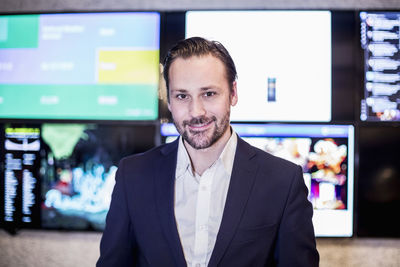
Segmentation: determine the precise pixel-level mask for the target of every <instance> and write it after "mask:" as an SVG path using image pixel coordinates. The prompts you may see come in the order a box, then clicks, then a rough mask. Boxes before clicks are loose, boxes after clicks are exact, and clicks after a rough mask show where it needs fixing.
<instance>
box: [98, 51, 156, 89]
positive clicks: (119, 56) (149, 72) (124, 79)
mask: <svg viewBox="0 0 400 267" xmlns="http://www.w3.org/2000/svg"><path fill="white" fill-rule="evenodd" d="M158 53H159V52H158V50H148V51H132V50H100V51H99V52H98V66H97V70H98V83H117V84H121V83H123V84H157V83H158V62H159V58H158Z"/></svg>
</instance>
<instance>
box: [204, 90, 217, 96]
mask: <svg viewBox="0 0 400 267" xmlns="http://www.w3.org/2000/svg"><path fill="white" fill-rule="evenodd" d="M215 94H216V93H215V92H213V91H208V92H205V94H204V96H206V97H211V96H213V95H215Z"/></svg>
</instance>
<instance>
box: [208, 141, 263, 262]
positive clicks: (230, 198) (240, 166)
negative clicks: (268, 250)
mask: <svg viewBox="0 0 400 267" xmlns="http://www.w3.org/2000/svg"><path fill="white" fill-rule="evenodd" d="M254 156H255V151H254V149H253V148H252V147H251V146H250V145H248V144H247V143H246V142H244V141H243V140H242V139H240V138H238V144H237V148H236V154H235V160H234V164H233V169H232V176H231V181H230V184H229V189H228V195H227V198H226V202H225V208H224V213H223V216H222V221H221V226H220V228H219V232H218V235H217V240H216V242H215V246H214V250H213V252H212V255H211V258H210V262H209V264H208V266H217V265H218V263H219V261H220V260H221V258H222V256H223V255H224V253H225V251H226V249H227V248H228V245H229V243H230V241H231V240H232V238H233V236H234V234H235V232H236V228H237V226H238V224H239V222H240V219H241V217H242V214H243V211H244V209H245V207H246V203H247V200H248V198H249V195H250V192H251V189H252V187H253V184H254V181H255V176H256V172H257V164H256V163H255V161H254V160H253V161H252V160H251V159H252V158H253V157H254Z"/></svg>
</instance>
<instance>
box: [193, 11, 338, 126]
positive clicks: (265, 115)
mask: <svg viewBox="0 0 400 267" xmlns="http://www.w3.org/2000/svg"><path fill="white" fill-rule="evenodd" d="M331 32H332V29H331V12H330V11H296V10H293V11H261V10H260V11H189V12H187V13H186V37H192V36H202V37H205V38H207V39H210V40H216V41H219V42H221V43H222V44H223V45H224V46H225V47H226V48H227V49H228V51H229V52H230V54H231V56H232V58H233V60H234V62H235V64H236V68H237V72H238V80H237V84H238V95H239V101H238V104H237V105H236V107H235V108H233V109H232V114H231V120H232V121H240V122H244V121H248V122H251V121H253V122H254V121H259V122H262V121H269V122H270V121H274V122H329V121H331V118H332V114H331V107H332V96H331V94H332V92H331V91H332V90H331V88H332V80H331V76H332V59H331V54H332V48H331V47H332V45H331V42H332V41H331V40H332V36H331Z"/></svg>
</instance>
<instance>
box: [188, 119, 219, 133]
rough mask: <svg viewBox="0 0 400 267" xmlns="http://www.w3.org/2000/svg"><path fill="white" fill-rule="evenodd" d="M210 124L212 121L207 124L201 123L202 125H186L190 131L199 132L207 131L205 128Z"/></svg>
mask: <svg viewBox="0 0 400 267" xmlns="http://www.w3.org/2000/svg"><path fill="white" fill-rule="evenodd" d="M212 122H213V121H212V120H210V121H208V122H203V123H192V124H188V127H189V129H190V130H191V131H195V132H201V131H205V130H207V128H208V127H209V126H211V124H212Z"/></svg>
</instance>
